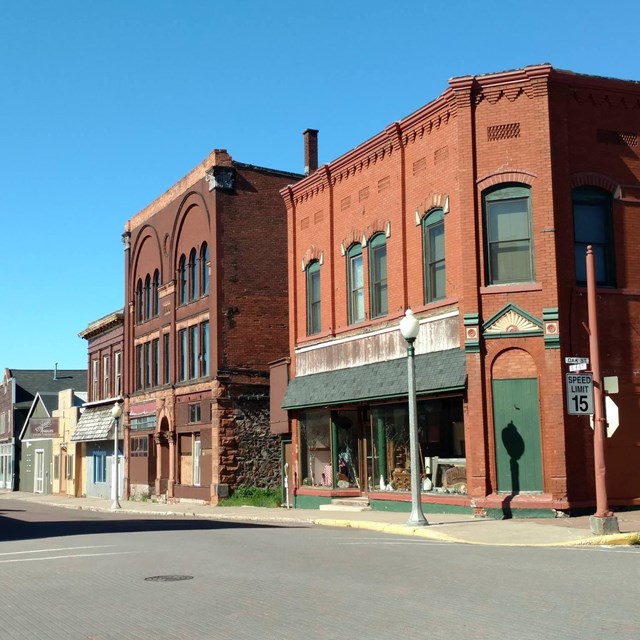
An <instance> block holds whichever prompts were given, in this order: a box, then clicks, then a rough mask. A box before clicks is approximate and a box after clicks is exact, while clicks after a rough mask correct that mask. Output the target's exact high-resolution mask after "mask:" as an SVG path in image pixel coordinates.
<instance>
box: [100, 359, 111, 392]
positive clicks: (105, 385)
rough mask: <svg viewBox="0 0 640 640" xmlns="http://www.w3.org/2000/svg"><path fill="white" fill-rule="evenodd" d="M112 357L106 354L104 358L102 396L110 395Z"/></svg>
mask: <svg viewBox="0 0 640 640" xmlns="http://www.w3.org/2000/svg"><path fill="white" fill-rule="evenodd" d="M110 365H111V358H110V357H109V356H104V357H103V358H102V397H103V398H108V397H109V387H110V375H111V373H110V371H109V370H110V368H111V366H110Z"/></svg>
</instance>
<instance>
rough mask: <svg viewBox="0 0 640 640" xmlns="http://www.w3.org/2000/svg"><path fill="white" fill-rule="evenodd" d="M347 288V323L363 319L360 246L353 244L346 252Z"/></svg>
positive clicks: (362, 276)
mask: <svg viewBox="0 0 640 640" xmlns="http://www.w3.org/2000/svg"><path fill="white" fill-rule="evenodd" d="M347 290H348V293H349V305H348V306H349V324H355V323H356V322H362V321H363V320H364V273H363V270H362V246H361V245H359V244H354V245H352V246H351V247H350V249H349V251H348V252H347Z"/></svg>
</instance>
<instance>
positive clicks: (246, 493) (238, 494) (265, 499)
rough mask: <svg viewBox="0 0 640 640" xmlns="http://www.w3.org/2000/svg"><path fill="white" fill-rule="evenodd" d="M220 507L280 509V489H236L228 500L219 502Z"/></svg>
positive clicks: (242, 487)
mask: <svg viewBox="0 0 640 640" xmlns="http://www.w3.org/2000/svg"><path fill="white" fill-rule="evenodd" d="M219 504H220V506H221V507H240V506H251V507H280V506H282V491H281V490H280V489H260V488H259V487H247V486H240V487H237V488H236V489H235V490H234V492H233V494H232V495H231V496H229V497H228V498H223V499H222V500H220V503H219Z"/></svg>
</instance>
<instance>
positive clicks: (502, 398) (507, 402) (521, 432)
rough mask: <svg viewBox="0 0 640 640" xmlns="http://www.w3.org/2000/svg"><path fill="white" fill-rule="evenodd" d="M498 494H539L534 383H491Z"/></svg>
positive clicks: (529, 380) (539, 455)
mask: <svg viewBox="0 0 640 640" xmlns="http://www.w3.org/2000/svg"><path fill="white" fill-rule="evenodd" d="M492 389H493V424H494V434H495V451H496V475H497V483H498V491H499V492H506V493H521V492H541V491H542V490H543V486H542V451H541V446H540V406H539V400H538V379H537V378H517V379H510V380H493V383H492Z"/></svg>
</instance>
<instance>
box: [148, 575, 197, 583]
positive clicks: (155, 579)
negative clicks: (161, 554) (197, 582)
mask: <svg viewBox="0 0 640 640" xmlns="http://www.w3.org/2000/svg"><path fill="white" fill-rule="evenodd" d="M144 580H145V582H180V580H193V576H151V577H149V578H145V579H144Z"/></svg>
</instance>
